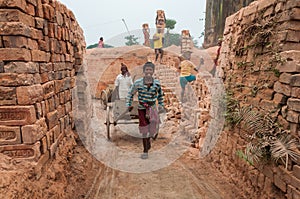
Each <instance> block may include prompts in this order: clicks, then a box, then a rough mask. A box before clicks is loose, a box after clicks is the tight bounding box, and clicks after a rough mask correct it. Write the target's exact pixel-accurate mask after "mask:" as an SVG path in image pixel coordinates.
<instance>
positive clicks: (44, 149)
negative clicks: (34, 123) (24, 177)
mask: <svg viewBox="0 0 300 199" xmlns="http://www.w3.org/2000/svg"><path fill="white" fill-rule="evenodd" d="M40 142H41V152H42V153H46V152H47V151H48V144H47V136H44V137H42V139H41V140H40Z"/></svg>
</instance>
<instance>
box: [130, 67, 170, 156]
mask: <svg viewBox="0 0 300 199" xmlns="http://www.w3.org/2000/svg"><path fill="white" fill-rule="evenodd" d="M154 69H155V65H154V64H153V63H152V62H146V63H145V64H144V66H143V73H144V77H142V78H140V79H137V80H136V81H135V82H134V83H133V85H132V86H131V89H130V90H129V92H128V97H127V99H126V100H127V101H126V106H127V107H128V111H131V110H132V108H133V107H132V100H133V96H134V94H135V93H136V92H137V93H138V102H139V103H138V117H139V131H140V133H141V135H142V139H143V148H144V150H143V154H142V155H141V158H142V159H147V158H148V151H149V149H150V148H151V143H150V138H151V137H152V138H154V137H155V136H156V135H157V133H158V132H157V131H158V125H159V117H158V113H161V112H163V111H164V102H163V101H164V99H163V91H162V89H161V85H160V82H159V80H158V79H154V78H153V73H154ZM156 102H158V110H159V111H158V110H157V107H156Z"/></svg>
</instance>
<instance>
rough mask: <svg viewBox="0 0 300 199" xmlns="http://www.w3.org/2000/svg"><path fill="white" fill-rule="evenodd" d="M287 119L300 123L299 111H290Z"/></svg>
mask: <svg viewBox="0 0 300 199" xmlns="http://www.w3.org/2000/svg"><path fill="white" fill-rule="evenodd" d="M286 119H287V121H289V122H293V123H299V113H297V112H295V111H288V113H287V117H286Z"/></svg>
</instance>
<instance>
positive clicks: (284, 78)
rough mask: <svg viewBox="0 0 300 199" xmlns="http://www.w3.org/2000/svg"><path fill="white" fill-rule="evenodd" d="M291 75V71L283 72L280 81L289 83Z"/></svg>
mask: <svg viewBox="0 0 300 199" xmlns="http://www.w3.org/2000/svg"><path fill="white" fill-rule="evenodd" d="M291 77H292V75H291V74H289V73H282V74H281V75H280V77H279V82H280V83H285V84H289V83H290V82H291Z"/></svg>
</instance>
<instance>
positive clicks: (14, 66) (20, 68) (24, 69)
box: [4, 62, 39, 74]
mask: <svg viewBox="0 0 300 199" xmlns="http://www.w3.org/2000/svg"><path fill="white" fill-rule="evenodd" d="M4 71H5V73H32V74H34V73H39V65H38V63H35V62H9V63H8V64H6V65H5V66H4Z"/></svg>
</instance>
